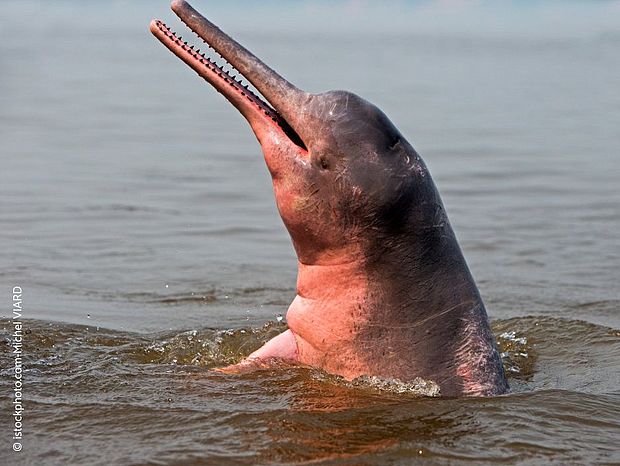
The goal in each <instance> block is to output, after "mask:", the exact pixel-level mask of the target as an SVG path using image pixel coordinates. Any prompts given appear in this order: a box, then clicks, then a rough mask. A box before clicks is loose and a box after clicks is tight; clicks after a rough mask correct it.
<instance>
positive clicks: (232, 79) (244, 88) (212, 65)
mask: <svg viewBox="0 0 620 466" xmlns="http://www.w3.org/2000/svg"><path fill="white" fill-rule="evenodd" d="M156 24H157V27H158V28H159V30H160V31H161V32H163V33H164V34H165V35H166V37H168V38H169V39H170V40H172V41H173V42H175V43H176V44H177V45H178V46H179V47H181V48H182V49H183V50H185V52H187V53H189V54H190V55H191V56H192V57H194V58H195V59H196V60H197V61H199V62H200V63H202V64H204V65H205V66H206V67H207V68H209V69H210V70H211V71H213V72H214V73H216V74H217V75H218V76H219V77H220V78H222V79H223V80H224V81H226V82H227V83H229V84H230V85H231V86H233V87H234V88H236V89H237V90H238V91H239V92H240V93H241V95H242V96H245V97H246V98H247V99H248V100H249V101H250V102H252V103H253V104H254V105H256V106H257V107H258V108H259V110H262V111H263V113H265V115H267V116H268V117H269V118H271V119H272V120H273V121H274V122H276V123H277V124H278V125H280V126H282V122H281V118H280V115H278V114H277V113H276V112H275V111H274V110H273V109H272V108H271V107H269V106H267V105H266V104H265V103H264V102H263V101H262V100H261V98H260V97H258V96H257V95H256V94H254V93H253V92H252V91H251V90H250V89H248V85H247V84H246V85H243V82H242V80H241V79H239V80H237V79H236V76H231V75H230V74H229V73H228V71H225V70H224V67H223V66H217V63H216V62H214V61H213V60H211V59H210V58H209V57H206V56H205V54H204V53H200V50H199V49H196V50H194V46H193V45H188V44H187V42H183V40H182V37H181V36H179V37H177V36H176V34H175V33H174V32H173V31H172V30H171V29H170V28H169V27H168V26H166V25H165V24H164V23H162V22H161V21H157V23H156ZM192 32H194V31H192ZM196 35H197V34H196ZM198 37H200V36H198ZM205 44H207V43H206V42H205ZM207 45H208V46H209V48H211V49H213V47H211V46H210V45H209V44H207ZM216 53H217V52H216ZM220 56H221V55H220ZM222 59H223V60H225V58H223V57H222Z"/></svg>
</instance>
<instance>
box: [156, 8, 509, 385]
mask: <svg viewBox="0 0 620 466" xmlns="http://www.w3.org/2000/svg"><path fill="white" fill-rule="evenodd" d="M172 10H173V11H174V12H175V13H176V14H177V15H178V16H179V18H180V19H181V21H183V23H185V25H186V26H188V27H189V28H190V29H191V30H192V31H193V32H194V33H196V34H197V35H198V36H199V37H200V38H201V39H203V41H204V42H206V43H207V44H208V45H209V46H210V47H212V48H213V49H214V50H215V51H216V52H217V53H218V54H219V55H220V56H221V57H222V58H223V59H224V60H226V61H227V62H228V63H229V64H231V65H232V66H233V67H234V68H235V69H237V70H238V71H239V73H240V74H241V75H242V76H243V77H244V78H245V79H247V80H248V81H249V82H250V83H251V84H252V85H253V86H254V87H255V88H256V89H257V90H258V91H259V92H260V93H261V94H262V96H263V97H264V98H261V97H259V96H257V95H255V94H254V93H252V92H251V91H250V90H249V89H247V87H244V86H243V85H242V82H241V81H237V80H236V79H234V78H233V77H232V76H231V75H230V74H229V73H227V72H225V71H224V70H223V69H222V68H220V67H219V66H218V65H217V64H216V62H215V61H213V60H211V59H209V58H207V57H206V56H204V55H203V54H200V52H199V51H198V50H196V49H194V47H193V46H190V45H188V44H187V43H186V42H183V41H182V40H181V39H180V38H179V37H177V36H176V34H175V33H174V32H173V31H171V30H170V28H169V27H168V26H166V25H165V24H164V23H163V22H161V21H159V20H153V21H152V22H151V25H150V29H151V32H152V33H153V34H154V35H155V36H156V37H157V38H158V39H159V40H160V41H161V42H162V43H163V44H164V45H165V46H166V47H168V49H170V51H172V53H174V54H175V55H176V56H177V57H179V58H180V59H181V60H183V61H184V62H185V63H186V64H187V65H189V67H190V68H192V69H193V70H194V71H196V73H198V75H199V76H201V77H202V78H204V79H205V80H206V81H207V82H208V83H209V84H211V85H212V86H213V87H214V88H215V89H216V90H217V91H218V92H220V93H221V94H222V95H223V96H224V97H226V99H227V100H228V101H229V102H230V103H231V104H232V105H234V106H235V107H236V108H237V110H238V111H239V112H241V114H242V115H243V116H244V117H245V119H246V120H247V121H248V123H249V124H250V126H251V128H252V130H253V132H254V134H255V135H256V137H257V139H258V141H259V143H260V145H261V148H262V151H263V154H264V157H265V162H266V163H267V167H268V169H269V172H270V173H271V176H272V180H273V189H274V193H275V199H276V204H277V207H278V210H279V212H280V215H281V217H282V220H283V222H284V224H285V226H286V228H287V229H288V231H289V233H290V236H291V239H292V241H293V245H294V247H295V251H296V253H297V257H298V277H297V295H296V296H295V298H294V300H293V302H292V303H291V305H290V307H289V309H288V312H287V315H286V318H287V323H288V327H289V328H288V330H286V331H285V332H283V333H281V334H280V335H278V336H276V337H275V338H273V339H272V340H270V341H269V342H267V343H266V344H265V345H264V346H263V347H262V348H260V349H259V350H257V351H255V352H254V353H252V354H251V355H250V356H249V357H248V358H246V359H245V360H244V361H242V362H241V363H240V364H238V365H236V366H234V367H232V368H227V370H240V369H243V368H247V367H252V366H256V365H264V364H267V363H269V362H270V361H272V360H275V359H278V360H287V361H291V362H294V363H297V364H304V365H310V366H314V367H319V368H321V369H323V370H325V371H327V372H329V373H333V374H337V375H340V376H343V377H345V378H347V379H353V378H355V377H359V376H362V375H369V376H377V377H382V378H392V379H399V380H402V381H405V382H407V381H411V380H413V379H415V378H417V377H421V378H423V379H426V380H433V381H434V382H436V383H437V384H438V385H439V387H440V391H441V394H442V395H448V396H460V395H472V396H476V395H477V396H483V395H497V394H502V393H504V392H505V391H506V390H507V389H508V385H507V382H506V379H505V375H504V370H503V366H502V362H501V359H500V357H499V355H498V352H497V349H496V344H495V341H494V337H493V335H492V333H491V331H490V328H489V324H488V319H487V314H486V311H485V308H484V304H483V302H482V299H481V297H480V294H479V292H478V289H477V287H476V284H475V282H474V280H473V278H472V276H471V274H470V272H469V269H468V267H467V264H466V262H465V259H464V257H463V254H462V252H461V249H460V247H459V245H458V242H457V240H456V238H455V235H454V232H453V231H452V228H451V226H450V223H449V221H448V218H447V216H446V212H445V210H444V207H443V204H442V202H441V199H440V197H439V193H438V192H437V189H436V187H435V184H434V182H433V180H432V179H431V176H430V173H429V171H428V169H427V168H426V166H425V164H424V162H423V161H422V159H421V158H420V156H419V155H418V154H417V152H416V151H415V150H414V149H413V147H412V146H411V145H410V144H409V143H408V142H407V140H406V139H405V138H404V137H403V135H402V134H401V133H400V132H399V131H398V130H397V129H396V127H395V126H394V125H393V124H392V123H391V122H390V120H389V119H388V118H387V117H386V115H385V114H384V113H383V112H382V111H381V110H379V109H378V108H377V107H376V106H374V105H372V104H370V103H369V102H367V101H365V100H364V99H362V98H360V97H358V96H357V95H355V94H352V93H350V92H346V91H330V92H325V93H322V94H311V93H308V92H304V91H302V90H300V89H298V88H297V87H295V86H294V85H293V84H291V83H290V82H288V81H287V80H285V79H284V78H282V77H281V76H280V75H278V74H277V73H276V72H275V71H273V70H272V69H271V68H269V67H268V66H267V65H266V64H265V63H263V62H262V61H261V60H259V59H258V58H257V57H256V56H255V55H253V54H252V53H251V52H249V51H248V50H247V49H246V48H244V47H243V46H241V45H240V44H238V43H237V42H236V41H234V40H233V39H232V38H230V37H229V36H228V35H226V34H225V33H224V32H222V31H221V30H220V29H219V28H217V27H216V26H215V25H214V24H212V23H211V22H209V21H208V20H207V19H206V18H204V17H203V16H202V15H200V14H199V13H198V12H197V11H196V10H195V9H194V8H192V7H191V6H190V5H189V4H188V3H187V2H185V1H182V0H178V1H177V0H175V1H173V2H172Z"/></svg>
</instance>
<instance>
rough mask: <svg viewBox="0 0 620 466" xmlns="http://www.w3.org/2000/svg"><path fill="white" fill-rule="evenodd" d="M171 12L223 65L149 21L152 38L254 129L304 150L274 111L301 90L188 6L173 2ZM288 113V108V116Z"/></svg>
mask: <svg viewBox="0 0 620 466" xmlns="http://www.w3.org/2000/svg"><path fill="white" fill-rule="evenodd" d="M172 9H173V11H174V12H175V13H176V14H177V15H178V16H179V18H180V19H181V21H183V23H184V24H185V25H186V26H187V27H188V28H189V29H190V30H191V31H192V32H194V33H195V34H196V35H197V36H198V37H199V38H200V39H202V41H203V42H204V43H205V44H206V45H207V46H208V47H209V48H212V49H213V50H214V51H215V52H216V53H217V54H218V55H219V56H220V57H221V58H222V61H223V62H224V63H223V64H221V65H220V64H218V63H217V61H216V59H212V58H209V57H207V56H206V54H205V53H201V52H200V50H199V49H198V48H196V47H195V46H194V45H190V44H188V43H187V42H185V41H183V40H182V37H180V36H177V35H176V34H175V33H174V32H173V31H172V30H171V29H170V28H169V27H168V26H167V25H166V24H164V23H163V21H160V20H153V21H151V25H150V29H151V32H152V33H153V34H154V35H155V37H157V38H158V39H159V40H160V41H161V42H162V43H163V44H164V45H165V46H166V47H167V48H168V49H169V50H170V51H171V52H172V53H174V54H175V55H176V56H177V57H179V58H180V59H181V60H183V61H184V62H185V63H186V64H187V65H189V66H190V67H191V68H192V69H193V70H194V71H196V72H197V73H198V75H199V76H201V77H202V78H204V79H205V80H206V81H207V82H208V83H209V84H211V85H212V86H213V87H214V88H215V89H216V90H217V91H218V92H220V93H221V94H223V95H224V97H226V98H227V99H228V100H229V101H230V102H231V103H232V104H233V105H234V106H235V107H236V108H237V109H238V110H239V111H240V112H241V113H242V114H243V115H244V116H245V117H246V119H247V120H248V121H249V123H250V125H251V126H252V127H253V128H254V129H255V130H256V126H262V127H264V126H265V125H271V126H272V127H273V128H277V129H278V130H279V131H281V132H282V133H283V134H284V135H285V136H286V137H287V138H288V139H289V140H290V141H291V142H292V143H293V144H295V145H296V146H298V147H299V148H300V149H302V150H306V146H305V144H304V143H303V141H302V139H301V138H300V136H299V135H298V134H297V132H296V131H295V130H294V129H293V128H292V126H291V125H290V124H289V123H288V121H287V120H286V119H285V116H284V115H282V114H281V113H280V112H278V110H277V108H278V106H277V105H278V103H279V104H280V106H281V107H283V108H284V107H287V106H290V100H289V101H288V105H287V100H286V98H287V94H290V93H293V94H294V93H299V92H300V91H299V90H297V89H296V88H295V87H294V86H292V85H291V84H290V83H288V81H286V80H285V79H284V78H282V77H280V76H279V75H278V74H277V73H275V72H274V71H273V70H271V69H270V68H269V67H267V66H266V65H265V64H264V63H263V62H261V61H260V60H259V59H258V58H256V57H255V56H254V55H253V54H252V53H251V52H249V51H248V50H246V49H245V48H244V47H242V46H241V45H239V44H238V43H237V42H235V41H234V40H233V39H232V38H230V37H229V36H227V35H226V34H224V33H223V32H222V31H221V30H220V29H219V28H217V27H216V26H215V25H213V24H212V23H210V22H209V21H208V20H207V19H206V18H204V17H203V16H201V15H200V14H199V13H198V12H197V11H196V10H194V9H193V8H192V7H191V6H190V5H189V4H188V3H186V2H184V1H174V2H173V3H172ZM226 65H229V66H230V67H231V68H232V69H233V70H234V71H237V73H238V74H237V75H231V73H230V72H229V71H226V70H225V66H226ZM244 72H245V73H244ZM244 79H245V80H246V81H247V82H248V83H249V84H252V85H253V86H254V87H256V89H258V90H259V92H261V94H263V96H264V97H265V100H263V99H262V98H261V97H259V96H258V95H257V94H255V93H254V92H252V90H251V89H250V88H249V86H248V84H244ZM270 97H272V99H271V100H273V101H274V104H273V105H272V104H270V103H269V102H268V101H267V99H270ZM288 97H290V96H288ZM290 111H291V110H290V109H289V113H290Z"/></svg>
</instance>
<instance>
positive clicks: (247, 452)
mask: <svg viewBox="0 0 620 466" xmlns="http://www.w3.org/2000/svg"><path fill="white" fill-rule="evenodd" d="M195 3H196V5H195V6H197V7H198V8H199V9H200V10H202V11H203V12H204V13H205V14H206V15H207V16H209V17H210V18H211V19H213V20H214V21H215V22H216V23H217V24H219V25H220V26H222V27H223V28H224V29H225V30H226V31H228V32H230V33H232V34H233V35H234V36H235V37H237V38H238V39H240V40H241V41H242V42H243V43H244V44H246V45H248V46H249V48H251V49H252V50H253V51H255V52H256V53H257V54H258V55H259V56H261V57H263V58H265V60H266V61H267V62H268V63H270V64H271V65H273V66H274V68H276V69H277V70H279V71H280V72H281V73H282V74H283V75H284V76H286V77H288V78H290V79H291V80H292V81H293V82H295V83H296V84H298V85H299V86H301V87H303V88H306V89H308V90H311V91H320V90H327V89H334V88H344V89H350V90H352V91H354V92H357V93H358V94H360V95H362V96H364V97H366V98H367V99H368V100H370V101H372V102H374V103H376V104H378V105H379V107H381V108H382V109H383V110H384V111H385V112H386V113H387V114H388V115H389V116H390V118H391V119H392V120H393V121H394V122H395V123H396V125H397V126H398V127H399V129H400V130H401V131H402V132H403V133H404V134H405V135H406V136H407V137H408V139H409V140H410V141H411V142H412V143H413V144H414V146H415V147H416V148H417V149H418V151H419V152H420V153H421V154H422V156H423V157H424V159H425V161H426V163H427V164H428V166H429V168H430V170H431V172H432V174H433V176H434V179H435V181H436V183H437V184H438V186H439V189H440V191H441V192H442V195H443V199H444V202H445V204H446V206H447V209H448V211H449V214H450V218H451V221H452V224H453V226H454V228H455V230H456V232H457V235H458V236H459V238H460V240H461V246H462V247H463V249H464V251H465V254H466V257H467V259H468V261H469V264H470V266H471V269H472V271H473V273H474V275H475V276H476V278H477V281H478V284H479V287H480V290H481V292H482V294H483V296H484V298H485V301H486V303H487V308H488V310H489V313H490V315H491V317H492V319H493V328H494V331H495V333H496V335H497V336H498V339H499V342H500V345H501V347H502V351H503V352H504V355H503V356H504V361H505V364H506V367H507V368H508V371H509V374H510V377H511V379H510V382H511V386H512V387H513V393H511V394H510V395H507V396H504V397H499V398H492V399H483V400H478V399H476V400H474V399H434V398H431V399H429V398H420V397H418V396H415V394H412V393H396V392H394V391H385V390H381V389H379V388H378V387H376V386H372V385H363V384H362V385H360V386H351V385H350V384H344V383H343V382H342V381H340V380H338V379H336V378H333V377H330V376H327V375H325V374H322V373H319V372H314V371H310V370H306V369H298V368H280V369H270V370H265V371H261V372H258V373H253V374H245V375H237V376H233V375H224V374H219V373H213V372H210V371H209V370H208V369H209V368H210V367H214V366H217V365H220V364H223V363H226V362H229V361H233V360H237V359H239V358H240V357H242V356H243V355H244V354H247V353H249V352H250V351H251V350H252V349H254V348H256V347H257V346H258V345H260V343H261V342H262V341H264V340H266V339H268V338H269V337H270V336H272V335H274V334H276V333H277V332H279V331H281V330H282V329H283V328H284V324H283V323H279V322H278V316H281V315H283V314H284V313H285V311H286V307H287V306H288V303H289V302H290V300H291V298H292V296H293V295H294V286H295V270H296V269H295V258H294V254H293V251H292V248H291V246H290V244H289V240H288V237H287V235H286V233H285V231H284V228H283V227H282V225H281V222H280V219H279V217H278V214H277V212H276V209H275V205H274V202H273V199H272V192H271V186H270V180H269V176H268V174H267V170H266V169H265V167H264V164H263V161H262V160H261V154H260V150H259V147H258V144H257V143H256V142H255V140H254V137H253V135H252V134H251V132H250V130H249V128H248V127H247V125H246V123H245V121H244V120H243V119H242V118H241V117H240V116H239V115H238V114H237V112H236V111H235V110H234V109H233V108H232V107H231V106H230V105H229V104H228V103H227V102H226V101H225V100H224V99H223V98H222V97H220V96H219V95H218V94H216V93H215V92H214V91H213V90H212V89H211V88H209V87H208V86H207V85H206V84H205V83H203V82H202V81H201V80H199V79H198V78H196V76H195V75H194V74H193V73H192V72H191V71H189V70H188V69H186V67H185V66H184V65H183V64H182V63H181V62H179V60H178V59H176V58H174V57H173V56H172V55H171V54H170V53H169V52H167V51H166V50H165V49H164V48H163V47H162V46H161V45H160V44H159V43H158V42H157V41H156V40H155V39H153V38H152V37H151V36H150V34H149V33H148V22H149V20H150V19H151V18H152V17H160V18H162V19H164V20H166V22H168V23H169V24H170V25H171V26H173V27H174V28H175V29H177V30H179V31H182V27H181V26H180V25H179V23H178V22H177V21H176V20H175V19H173V15H172V13H170V12H169V10H168V6H167V2H164V1H162V2H120V1H119V2H97V3H95V2H43V1H39V2H10V3H4V2H3V3H0V7H1V10H0V70H1V72H0V141H1V146H0V163H1V167H2V168H1V171H0V173H1V183H0V198H1V199H2V202H1V203H0V244H2V245H3V247H2V248H0V277H1V280H2V289H3V290H4V291H3V293H4V295H5V297H3V298H2V302H3V303H5V304H3V307H2V311H1V315H2V330H1V333H0V335H2V341H3V343H2V345H3V351H2V356H1V358H2V369H1V370H2V372H1V374H2V377H1V378H0V380H1V383H0V390H1V392H0V401H1V407H2V419H3V422H2V423H0V425H2V426H4V427H3V430H4V432H0V438H2V439H3V440H2V441H1V442H0V448H2V453H1V454H0V462H1V463H4V462H7V463H9V462H11V463H12V462H15V461H17V462H18V464H20V463H21V464H143V463H151V464H153V463H155V464H170V463H184V464H187V463H190V464H191V463H196V464H223V463H225V464H257V463H260V464H298V463H309V462H317V463H321V462H324V463H326V464H333V463H338V464H381V465H383V464H411V463H412V462H425V461H426V462H428V463H429V464H448V463H449V464H454V463H457V464H458V463H467V462H469V463H472V464H484V463H488V464H497V463H502V462H504V463H520V464H521V463H525V464H527V463H529V464H540V463H550V462H551V463H556V464H588V463H589V464H593V463H598V464H604V463H607V464H612V463H617V462H620V451H619V449H618V446H617V445H618V439H619V438H620V408H619V407H618V406H619V404H620V390H619V389H618V385H619V382H620V333H619V331H618V329H620V312H619V311H620V289H619V285H618V283H620V272H618V269H619V267H620V247H619V246H620V195H619V188H618V179H619V178H620V159H619V154H618V147H619V146H620V131H619V130H618V128H620V53H618V52H619V51H620V26H619V25H620V5H619V4H618V2H596V3H594V2H592V3H590V2H583V3H565V2H563V3H561V4H560V3H538V2H528V3H527V4H518V5H512V6H511V5H506V4H504V5H503V6H497V5H493V4H486V3H483V4H478V5H472V4H470V3H468V2H460V3H450V2H440V3H433V2H403V3H389V2H388V3H385V2H382V3H381V4H379V3H377V4H369V3H364V2H342V3H331V2H330V3H327V2H325V3H322V2H319V3H310V2H295V3H294V4H292V2H290V3H288V2H277V1H273V2H268V3H266V4H261V5H259V4H256V5H252V6H251V5H249V4H245V3H242V2H226V4H224V2H221V3H220V4H216V2H195ZM181 34H183V32H181ZM13 285H20V286H22V288H23V289H24V316H25V317H27V318H29V319H31V320H29V321H28V323H27V330H28V334H27V335H26V346H25V363H26V368H27V372H26V379H25V389H24V394H25V397H26V402H25V403H26V410H27V411H26V413H25V434H24V435H25V439H24V450H23V451H22V452H21V453H20V454H19V455H17V454H14V453H13V452H11V451H10V443H11V441H10V434H11V431H10V423H11V422H12V418H11V417H10V404H11V398H10V390H11V383H12V382H11V372H10V369H9V367H10V365H11V364H12V360H11V358H10V357H9V353H8V350H9V347H8V346H7V345H8V341H9V335H10V327H9V326H8V324H9V320H8V318H9V317H10V298H11V297H10V289H11V287H12V286H13ZM527 316H529V317H527ZM265 324H266V326H265Z"/></svg>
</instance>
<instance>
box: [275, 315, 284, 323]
mask: <svg viewBox="0 0 620 466" xmlns="http://www.w3.org/2000/svg"><path fill="white" fill-rule="evenodd" d="M276 320H277V321H278V322H282V321H283V320H284V317H282V316H276Z"/></svg>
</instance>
